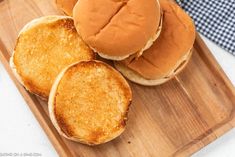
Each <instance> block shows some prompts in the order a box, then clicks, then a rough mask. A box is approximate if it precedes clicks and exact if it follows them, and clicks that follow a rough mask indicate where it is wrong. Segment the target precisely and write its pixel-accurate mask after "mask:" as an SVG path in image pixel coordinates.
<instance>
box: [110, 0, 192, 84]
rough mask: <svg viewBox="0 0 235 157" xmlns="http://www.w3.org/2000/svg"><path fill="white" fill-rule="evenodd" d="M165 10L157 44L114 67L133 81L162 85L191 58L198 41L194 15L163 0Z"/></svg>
mask: <svg viewBox="0 0 235 157" xmlns="http://www.w3.org/2000/svg"><path fill="white" fill-rule="evenodd" d="M160 5H161V8H162V11H163V24H162V31H161V34H160V36H159V38H158V39H157V40H156V41H155V42H154V44H153V45H152V46H151V47H150V48H149V49H148V50H146V51H144V53H143V55H142V56H141V57H139V58H138V59H134V57H132V56H131V57H129V58H127V59H125V60H123V61H119V62H115V67H116V68H117V69H118V70H119V71H120V72H122V74H123V75H124V76H126V77H127V78H128V79H130V80H131V81H133V82H136V83H138V84H142V85H158V84H162V83H164V82H166V81H168V80H170V79H171V78H172V77H174V76H175V75H176V74H178V73H179V72H180V71H181V70H182V69H183V68H184V67H185V65H186V64H187V63H188V60H189V59H190V56H191V53H192V48H193V43H194V40H195V27H194V24H193V21H192V20H191V18H190V17H189V16H188V15H187V14H186V13H185V12H184V11H183V10H182V9H181V8H180V7H178V6H177V4H175V3H174V2H171V1H168V0H160Z"/></svg>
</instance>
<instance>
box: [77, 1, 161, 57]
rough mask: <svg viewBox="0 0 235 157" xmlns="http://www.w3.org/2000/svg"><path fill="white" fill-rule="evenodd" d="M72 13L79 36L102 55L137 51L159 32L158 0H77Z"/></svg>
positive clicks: (150, 42)
mask: <svg viewBox="0 0 235 157" xmlns="http://www.w3.org/2000/svg"><path fill="white" fill-rule="evenodd" d="M73 17H74V22H75V26H76V28H77V29H78V30H79V31H78V33H79V34H80V35H81V37H82V38H83V40H84V41H85V42H86V43H87V44H88V45H89V46H90V47H91V48H92V49H93V50H94V51H96V52H97V53H98V54H99V55H100V56H101V57H103V58H106V59H113V60H122V59H124V58H127V57H128V56H130V55H132V54H135V53H139V54H141V53H142V52H143V51H144V50H145V49H147V48H148V47H150V46H151V45H152V43H153V41H154V40H156V38H157V36H158V35H159V32H160V29H159V26H160V21H161V20H160V19H161V13H160V5H159V2H158V0H147V1H146V0H79V1H78V2H77V3H76V5H75V7H74V9H73Z"/></svg>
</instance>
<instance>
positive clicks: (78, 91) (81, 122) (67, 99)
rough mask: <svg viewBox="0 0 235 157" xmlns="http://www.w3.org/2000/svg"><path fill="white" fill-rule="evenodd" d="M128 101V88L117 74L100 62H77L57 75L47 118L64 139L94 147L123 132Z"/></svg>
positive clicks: (129, 99)
mask: <svg viewBox="0 0 235 157" xmlns="http://www.w3.org/2000/svg"><path fill="white" fill-rule="evenodd" d="M131 99H132V93H131V90H130V87H129V85H128V83H127V82H126V80H125V79H124V78H123V77H122V75H121V74H120V73H119V72H117V71H116V70H115V69H113V68H112V67H111V66H109V65H107V64H105V63H103V62H101V61H95V60H93V61H81V62H78V63H75V64H72V65H70V66H68V67H66V68H65V69H64V70H62V71H61V73H60V74H59V75H58V76H57V78H56V80H55V82H54V84H53V87H52V89H51V93H50V97H49V102H48V108H49V115H50V118H51V121H52V123H53V124H54V126H55V128H56V129H57V131H58V132H59V133H60V134H61V135H62V136H64V137H65V138H67V139H70V140H73V141H76V142H80V143H84V144H88V145H97V144H101V143H105V142H108V141H110V140H112V139H114V138H115V137H117V136H119V135H120V134H121V133H122V132H123V131H124V129H125V126H126V121H127V114H128V109H129V105H130V103H131Z"/></svg>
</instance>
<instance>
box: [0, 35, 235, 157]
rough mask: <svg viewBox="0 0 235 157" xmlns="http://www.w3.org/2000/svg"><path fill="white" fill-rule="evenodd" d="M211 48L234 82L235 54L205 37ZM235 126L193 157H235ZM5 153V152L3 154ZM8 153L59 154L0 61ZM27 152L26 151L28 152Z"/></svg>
mask: <svg viewBox="0 0 235 157" xmlns="http://www.w3.org/2000/svg"><path fill="white" fill-rule="evenodd" d="M203 39H204V41H205V42H206V44H207V45H208V47H209V49H210V50H211V52H212V53H213V55H214V56H215V58H216V59H217V61H218V62H219V64H220V65H221V67H222V68H223V70H224V71H225V73H226V74H227V76H228V77H229V79H230V80H231V81H232V83H233V85H235V56H232V55H230V54H229V53H227V52H225V51H224V50H222V49H221V48H219V47H217V46H216V45H215V44H213V43H212V42H210V41H209V40H207V39H206V38H204V37H203ZM234 148H235V129H232V130H231V131H229V132H228V133H226V134H225V135H223V136H222V137H220V138H219V139H217V140H216V141H214V142H213V143H211V144H209V145H208V146H206V147H205V148H203V149H202V150H200V151H198V152H197V153H195V154H194V155H193V157H222V156H223V157H234V156H235V149H234ZM4 153H5V154H4ZM6 153H12V154H13V155H14V153H39V154H41V156H43V157H57V156H58V155H57V153H56V151H55V149H54V148H53V146H52V144H51V143H50V141H49V140H48V138H47V136H46V134H45V133H44V131H43V130H42V128H41V127H40V125H39V123H38V122H37V120H36V119H35V117H34V115H33V114H32V113H31V111H30V109H29V107H28V106H27V104H26V102H25V101H24V99H23V97H22V96H21V95H20V93H19V91H18V90H17V88H16V87H15V85H14V83H13V82H12V81H11V79H10V78H9V76H8V74H7V72H6V71H5V69H4V68H3V65H2V64H1V63H0V157H1V156H4V155H5V156H7V155H8V156H10V155H12V154H6ZM26 155H27V154H26Z"/></svg>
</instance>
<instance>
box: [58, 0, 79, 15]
mask: <svg viewBox="0 0 235 157" xmlns="http://www.w3.org/2000/svg"><path fill="white" fill-rule="evenodd" d="M77 1H78V0H55V3H56V5H57V7H58V8H59V9H60V10H62V11H63V12H64V13H65V14H66V15H69V16H72V14H73V7H74V6H75V4H76V3H77Z"/></svg>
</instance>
